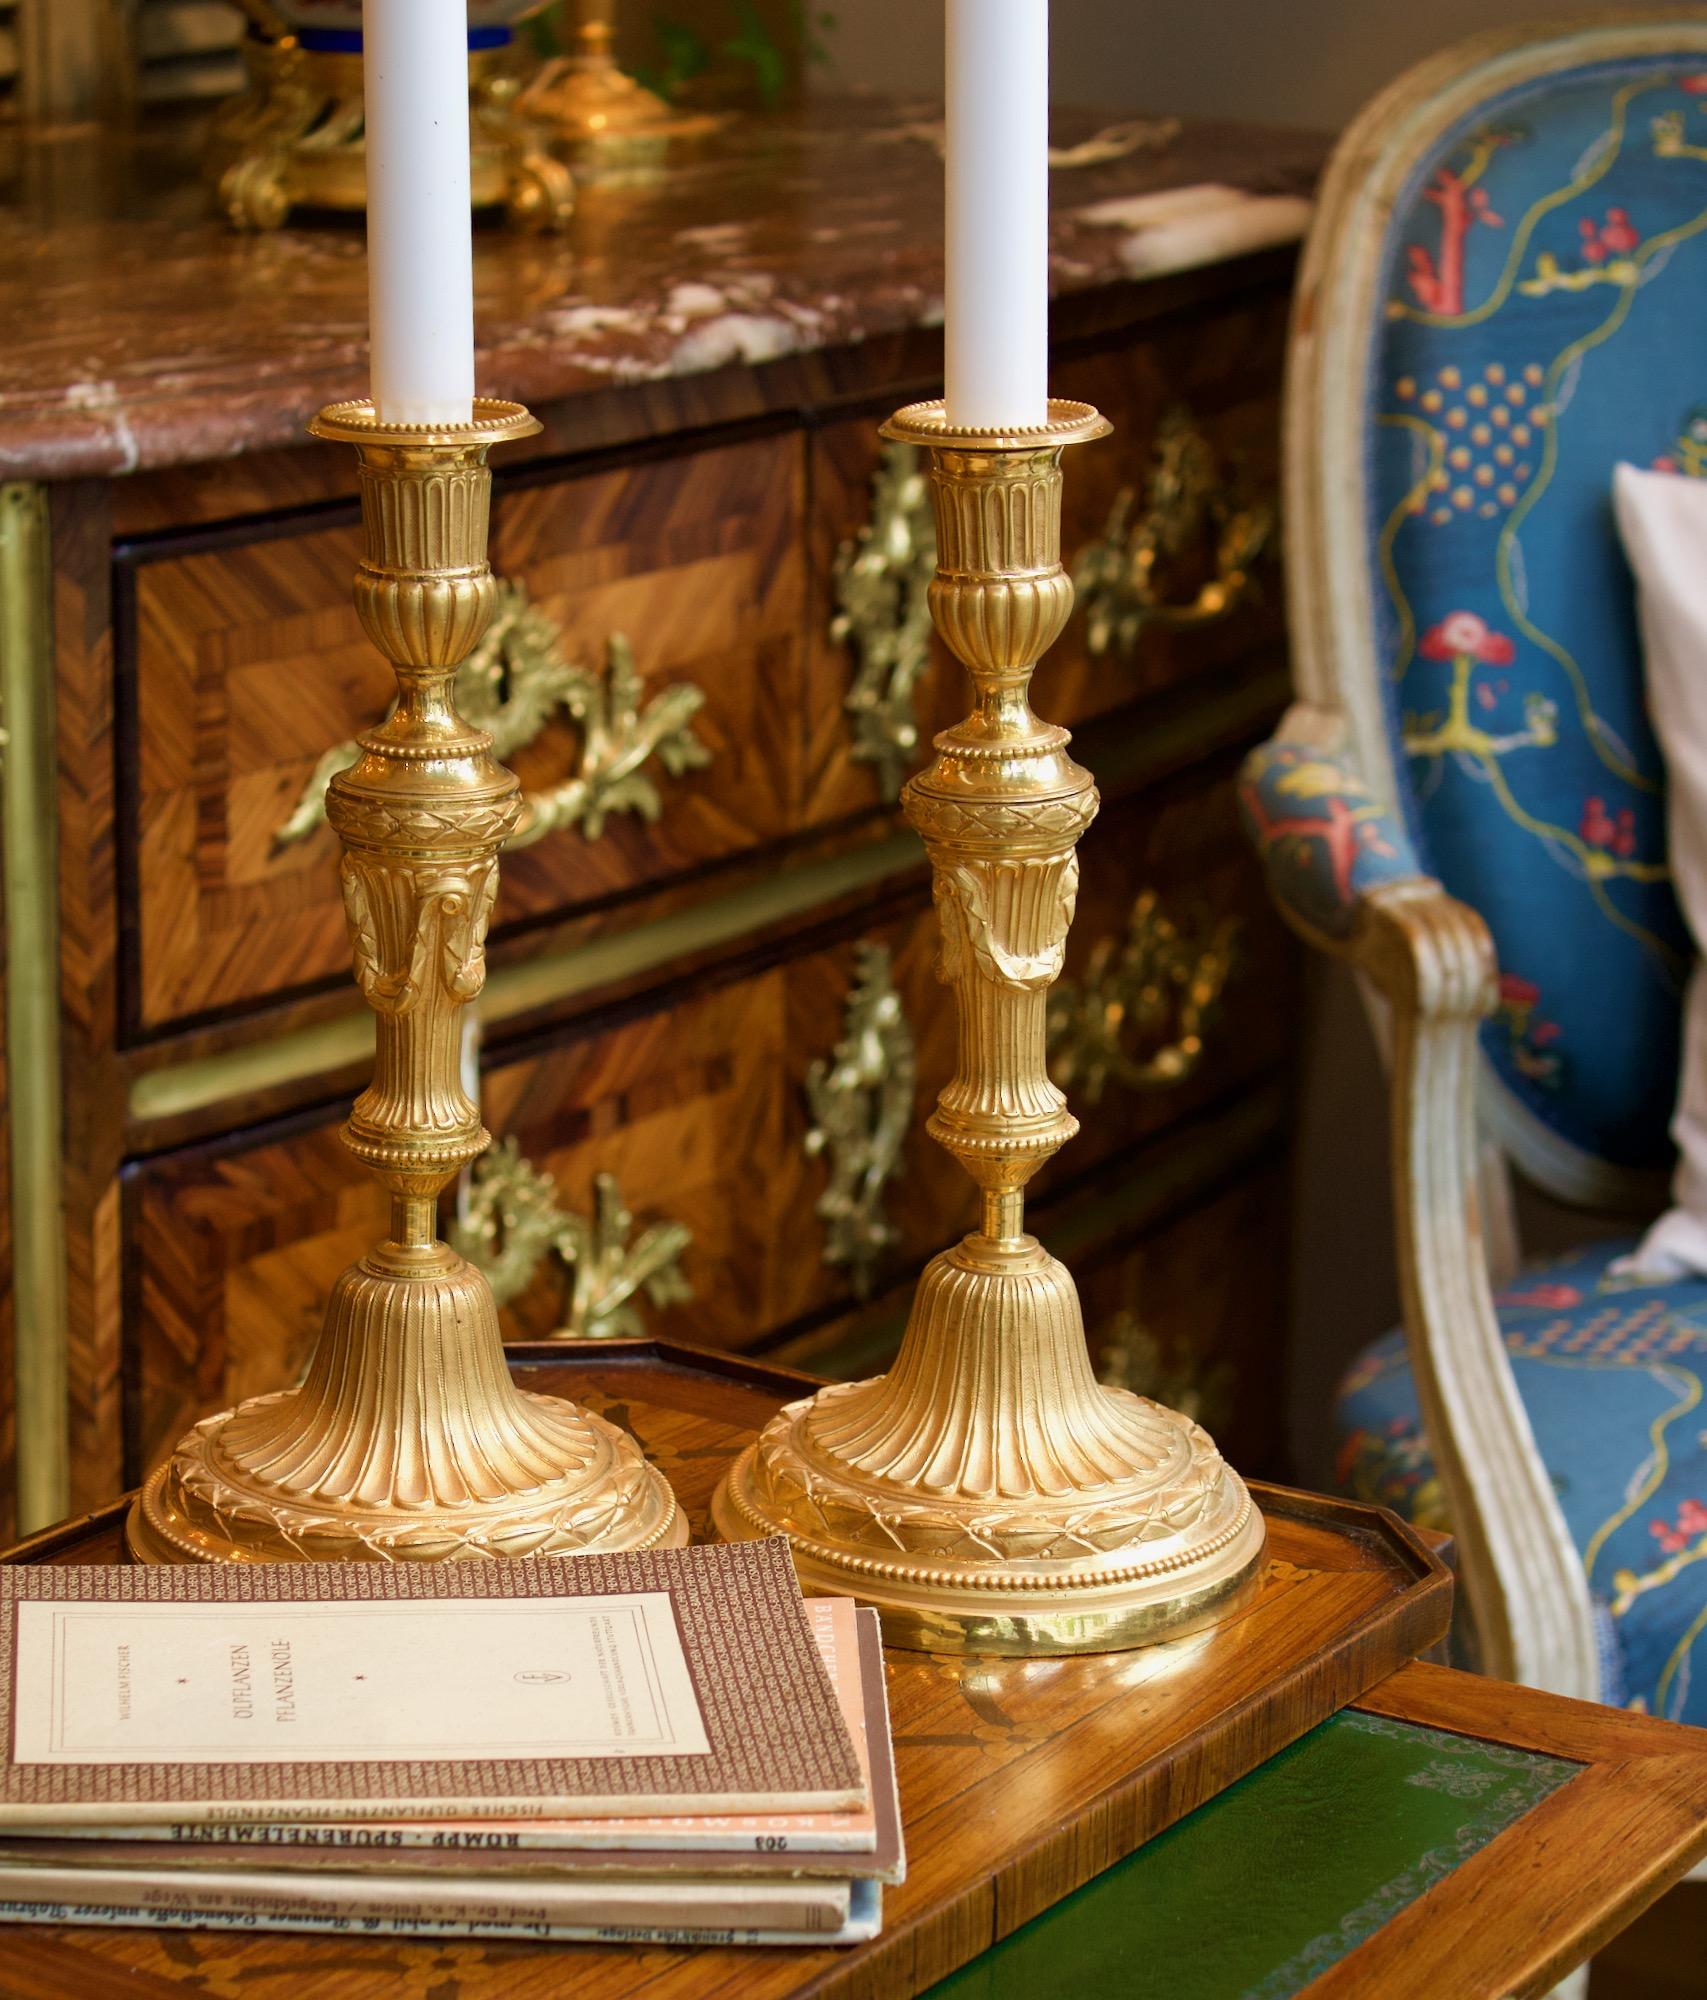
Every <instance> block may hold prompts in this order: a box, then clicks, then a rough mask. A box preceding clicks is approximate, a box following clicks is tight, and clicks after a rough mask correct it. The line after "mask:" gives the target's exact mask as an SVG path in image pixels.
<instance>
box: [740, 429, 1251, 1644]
mask: <svg viewBox="0 0 1707 2000" xmlns="http://www.w3.org/2000/svg"><path fill="white" fill-rule="evenodd" d="M1108 428H1109V426H1108V424H1107V422H1106V421H1105V420H1104V419H1103V418H1102V417H1101V416H1099V415H1098V414H1097V412H1096V411H1095V410H1093V409H1091V408H1090V407H1089V406H1088V405H1086V404H1083V403H1065V402H1052V403H1051V404H1050V406H1049V420H1048V422H1047V423H1045V424H1043V425H1041V426H1039V427H1037V428H1035V429H1027V430H1020V431H1015V432H1012V433H1009V434H1005V435H1004V434H994V433H985V432H976V431H966V430H957V429H955V428H953V427H952V426H950V425H949V424H948V423H947V422H946V420H945V418H944V415H943V410H942V406H941V405H940V404H918V405H915V406H914V407H912V408H911V409H906V410H903V411H901V412H900V413H899V415H897V416H895V417H894V418H892V419H891V420H890V422H889V423H888V424H886V425H885V426H884V435H885V436H886V437H888V438H892V439H895V440H897V441H899V442H904V443H908V444H915V445H920V446H923V447H924V448H925V449H926V450H927V451H928V452H929V455H930V463H931V485H932V494H933V503H934V507H935V512H936V523H937V546H938V556H937V573H936V577H935V580H934V581H933V582H932V584H931V587H930V604H931V615H932V618H933V619H934V620H935V623H936V627H937V630H938V631H939V632H940V633H941V635H942V637H943V638H944V639H945V640H946V641H947V643H948V645H949V647H950V649H951V650H952V651H953V652H954V653H955V654H956V655H957V656H958V657H959V658H960V659H961V660H962V661H964V662H965V664H966V666H967V667H968V668H969V669H970V671H971V674H972V679H973V682H974V684H975V688H976V706H975V708H974V710H973V712H972V714H971V715H970V716H968V717H967V719H966V720H965V721H964V722H962V723H961V724H959V725H958V726H957V727H956V728H954V729H950V730H947V731H945V732H944V734H942V735H941V736H939V737H938V738H937V739H936V753H937V754H936V759H935V761H934V762H933V763H932V764H931V766H930V767H929V769H927V770H925V771H923V772H922V773H920V775H919V776H917V777H915V778H914V779H912V780H911V782H910V783H909V784H908V785H907V787H906V791H905V793H904V795H903V797H904V804H905V807H906V812H907V816H908V818H909V819H910V820H911V821H912V823H913V825H914V826H915V827H916V828H917V829H918V831H919V833H920V834H921V836H922V837H923V839H924V842H925V846H926V849H927V851H928V852H929V855H930V860H931V867H932V870H933V873H934V877H935V893H936V904H937V912H938V917H939V920H940V923H941V927H942V944H941V955H940V958H939V960H938V971H939V973H940V975H941V977H942V978H943V979H944V981H945V982H947V984H949V985H950V986H952V987H953V988H954V993H955V1001H956V1005H957V1007H958V1009H959V1017H960V1060H959V1066H958V1071H957V1074H956V1075H955V1077H954V1079H953V1081H952V1082H951V1083H949V1085H948V1086H947V1087H946V1089H944V1090H943V1092H942V1094H941V1096H940V1097H939V1098H938V1100H937V1108H936V1111H935V1112H934V1113H933V1115H932V1116H931V1118H930V1120H929V1124H928V1130H929V1131H930V1133H931V1135H932V1137H933V1138H935V1139H936V1140H937V1141H938V1142H939V1143H940V1144H941V1145H943V1146H945V1147H947V1149H948V1150H949V1151H950V1152H951V1153H952V1154H953V1155H954V1156H955V1158H956V1159H957V1160H959V1161H960V1162H961V1164H962V1165H963V1166H964V1167H965V1168H966V1170H967V1172H968V1173H969V1174H970V1175H971V1176H972V1178H973V1179H974V1180H975V1181H976V1182H977V1183H978V1186H979V1188H980V1190H981V1191H982V1195H983V1207H984V1213H983V1222H982V1226H981V1227H980V1228H979V1229H978V1230H976V1231H975V1232H974V1233H973V1234H972V1235H970V1236H968V1237H966V1238H965V1239H964V1241H962V1242H961V1243H959V1244H957V1245H956V1246H955V1248H953V1249H952V1250H948V1251H945V1252H944V1253H943V1254H942V1255H941V1256H939V1257H937V1258H936V1259H935V1260H934V1261H933V1262H932V1263H931V1264H930V1265H929V1266H928V1267H927V1268H926V1270H925V1272H924V1275H923V1277H922V1278H921V1279H920V1281H919V1289H918V1294H917V1296H916V1298H915V1300H914V1303H913V1310H912V1314H911V1317H910V1318H909V1320H908V1323H907V1332H906V1337H905V1338H904V1340H903V1341H902V1344H901V1351H900V1353H899V1354H898V1355H897V1357H896V1360H895V1365H894V1367H893V1368H892V1369H891V1370H890V1371H889V1373H888V1374H887V1375H882V1376H879V1377H877V1378H876V1379H875V1380H873V1381H869V1382H853V1383H838V1384H835V1385H834V1386H832V1387H830V1388H827V1389H823V1390H820V1391H819V1393H818V1394H817V1395H816V1396H813V1397H810V1398H808V1399H806V1400H805V1401H803V1402H798V1403H791V1404H790V1405H789V1406H788V1407H787V1408H786V1409H784V1410H782V1411H780V1412H779V1413H778V1415H777V1416H776V1417H774V1418H773V1419H772V1421H771V1422H770V1424H769V1425H767V1426H766V1428H765V1430H764V1432H763V1434H762V1435H761V1437H760V1438H759V1440H758V1442H757V1443H756V1444H755V1445H753V1446H752V1447H750V1448H749V1449H748V1450H747V1451H746V1452H745V1453H744V1454H743V1455H742V1456H741V1457H740V1458H739V1459H738V1460H737V1461H736V1463H735V1465H734V1466H733V1467H732V1468H731V1470H730V1472H729V1474H728V1476H727V1478H726V1479H725V1480H724V1482H723V1484H722V1485H721V1486H720V1488H719V1489H718V1493H717V1497H716V1500H715V1503H714V1516H715V1519H716V1523H717V1527H718V1530H719V1532H720V1533H721V1534H723V1535H724V1536H726V1537H729V1538H740V1537H746V1536H753V1535H760V1534H774V1533H779V1532H780V1533H783V1534H786V1535H787V1536H788V1537H789V1539H790V1541H791V1542H792V1543H793V1546H794V1557H795V1564H796V1567H797V1568H798V1570H799V1572H800V1577H801V1581H802V1583H803V1584H804V1585H805V1586H806V1587H807V1588H808V1589H810V1590H815V1591H823V1592H844V1593H848V1594H851V1595H853V1596H856V1597H859V1598H860V1599H862V1600H863V1601H864V1602H866V1603H869V1604H875V1605H876V1606H877V1607H878V1608H879V1610H880V1611H881V1612H882V1615H883V1630H884V1637H885V1638H886V1639H887V1640H889V1642H890V1643H891V1644H893V1645H902V1646H915V1647H923V1648H928V1649H931V1650H944V1651H958V1652H971V1653H1018V1654H1033V1653H1070V1652H1094V1651H1104V1650H1108V1649H1112V1648H1116V1647H1125V1646H1137V1645H1142V1644H1145V1643H1148V1642H1149V1641H1152V1640H1156V1639H1162V1638H1168V1637H1172V1636H1174V1635H1175V1634H1178V1633H1180V1632H1184V1631H1189V1630H1191V1629H1192V1628H1193V1627H1194V1626H1197V1625H1201V1624H1205V1623H1207V1622H1209V1621H1210V1620H1211V1619H1213V1618H1215V1617H1218V1616H1220V1615H1222V1614H1224V1613H1225V1612H1226V1611H1227V1610H1228V1609H1229V1608H1230V1607H1231V1606H1232V1605H1233V1604H1234V1603H1236V1602H1237V1601H1238V1600H1239V1598H1240V1597H1241V1596H1242V1595H1243V1594H1244V1593H1245V1592H1246V1591H1248V1590H1249V1589H1251V1588H1253V1587H1254V1584H1255V1580H1256V1576H1257V1571H1258V1565H1259V1563H1260V1560H1261V1556H1262V1550H1263V1540H1264V1529H1263V1522H1262V1516H1261V1515H1260V1514H1259V1513H1258V1512H1257V1511H1256V1509H1255V1507H1254V1506H1253V1505H1252V1503H1251V1498H1250V1495H1249V1494H1248V1493H1247V1492H1246V1490H1245V1486H1244V1483H1243V1482H1242V1481H1241V1480H1240V1478H1239V1476H1238V1475H1237V1473H1235V1472H1234V1471H1233V1470H1232V1469H1231V1468H1230V1467H1229V1466H1228V1465H1227V1464H1226V1463H1225V1462H1224V1461H1223V1460H1222V1458H1221V1455H1220V1453H1219V1452H1218V1451H1217V1450H1216V1449H1215V1446H1214V1444H1213V1443H1212V1442H1211V1440H1210V1439H1209V1437H1208V1436H1207V1435H1206V1434H1205V1433H1204V1432H1203V1431H1202V1430H1200V1429H1199V1428H1198V1426H1197V1425H1196V1424H1194V1423H1192V1422H1191V1421H1190V1420H1189V1419H1187V1418H1185V1417H1182V1416H1179V1415H1177V1414H1176V1413H1175V1412H1174V1411H1172V1410H1167V1409H1163V1408H1162V1407H1161V1406H1160V1405H1159V1404H1156V1403H1153V1402H1150V1401H1148V1400H1147V1399H1146V1398H1144V1397H1141V1396H1134V1395H1132V1394H1131V1393H1130V1392H1129V1391H1127V1390H1124V1389H1111V1388H1105V1387H1103V1386H1102V1385H1101V1384H1099V1383H1098V1382H1097V1380H1096V1378H1095V1376H1094V1375H1093V1373H1092V1371H1091V1364H1090V1356H1089V1354H1088V1352H1087V1350H1086V1346H1085V1334H1084V1324H1083V1321H1082V1319H1081V1317H1080V1313H1079V1302H1078V1295H1077V1292H1076V1291H1075V1289H1074V1285H1073V1280H1072V1277H1071V1275H1070V1274H1069V1272H1068V1271H1067V1269H1066V1268H1065V1266H1064V1265H1062V1264H1060V1263H1058V1262H1057V1261H1056V1260H1055V1259H1054V1258H1053V1257H1051V1256H1050V1255H1049V1254H1048V1252H1047V1251H1046V1250H1044V1249H1043V1247H1042V1246H1041V1245H1040V1244H1039V1243H1038V1241H1037V1239H1036V1238H1035V1237H1033V1236H1030V1235H1028V1234H1026V1232H1025V1228H1024V1207H1025V1184H1026V1182H1027V1181H1028V1180H1029V1179H1030V1178H1031V1176H1032V1175H1033V1174H1034V1173H1035V1172H1036V1171H1037V1169H1038V1168H1039V1167H1040V1166H1041V1165H1042V1164H1043V1162H1044V1161H1045V1160H1046V1159H1048V1158H1049V1156H1050V1155H1051V1154H1052V1153H1054V1152H1055V1151H1056V1150H1057V1149H1058V1148H1059V1147H1060V1146H1062V1145H1064V1144H1065V1143H1066V1141H1067V1140H1069V1139H1070V1138H1072V1136H1073V1134H1074V1133H1075V1132H1076V1131H1077V1130H1078V1122H1077V1120H1076V1119H1075V1118H1074V1117H1073V1116H1072V1114H1071V1113H1070V1112H1069V1111H1068V1109H1067V1106H1066V1100H1065V1099H1064V1097H1063V1096H1062V1094H1061V1092H1060V1091H1059V1090H1057V1089H1056V1087H1055V1085H1054V1084H1053V1083H1052V1082H1051V1081H1050V1080H1049V1075H1048V1071H1047V1069H1046V1067H1045V1060H1044V1030H1045V1019H1044V1016H1045V1009H1046V1006H1047V1001H1048V993H1049V988H1050V987H1051V986H1052V985H1053V984H1054V982H1055V980H1056V979H1057V978H1058V977H1059V975H1060V972H1061V965H1062V959H1063V954H1064V951H1065V946H1066V938H1067V931H1068V927H1069V926H1070V924H1071V922H1072V918H1073V905H1074V898H1075V895H1076V893H1077V888H1078V860H1077V857H1076V855H1075V853H1074V848H1075V846H1076V843H1077V842H1078V840H1079V837H1080V836H1081V835H1082V834H1083V833H1084V831H1085V829H1086V827H1088V826H1089V825H1090V823H1091V820H1092V819H1093V818H1094V817H1095V814H1096V810H1097V793H1096V787H1095V785H1094V784H1093V783H1092V781H1091V778H1090V775H1089V773H1088V772H1086V771H1084V770H1082V769H1081V768H1080V767H1079V766H1078V765H1077V764H1075V763H1074V762H1073V761H1072V759H1071V758H1070V757H1069V756H1068V754H1067V744H1068V736H1067V732H1066V731H1065V730H1064V729H1058V728H1055V727H1053V726H1051V725H1050V724H1047V723H1043V722H1040V721H1039V720H1038V719H1037V717H1036V716H1035V715H1033V713H1032V711H1031V707H1030V704H1029V701H1028V698H1027V697H1028V689H1029V685H1030V681H1031V675H1032V670H1033V668H1034V667H1035V665H1036V663H1037V661H1038V660H1039V658H1040V657H1041V656H1042V654H1043V653H1044V652H1045V651H1047V649H1048V648H1049V646H1050V645H1051V644H1052V643H1053V642H1054V640H1055V639H1056V638H1057V637H1058V636H1059V634H1060V632H1061V629H1062V627H1063V626H1064V625H1065V624H1066V621H1067V616H1068V613H1069V612H1070V611H1071V609H1072V603H1073V586H1072V584H1071V582H1070V581H1069V579H1068V577H1067V575H1066V573H1065V571H1064V570H1063V569H1062V567H1061V561H1060V530H1061V452H1062V448H1063V447H1064V446H1066V445H1069V444H1076V443H1080V442H1082V441H1085V440H1088V439H1091V438H1097V437H1102V436H1104V435H1106V433H1107V431H1108Z"/></svg>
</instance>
